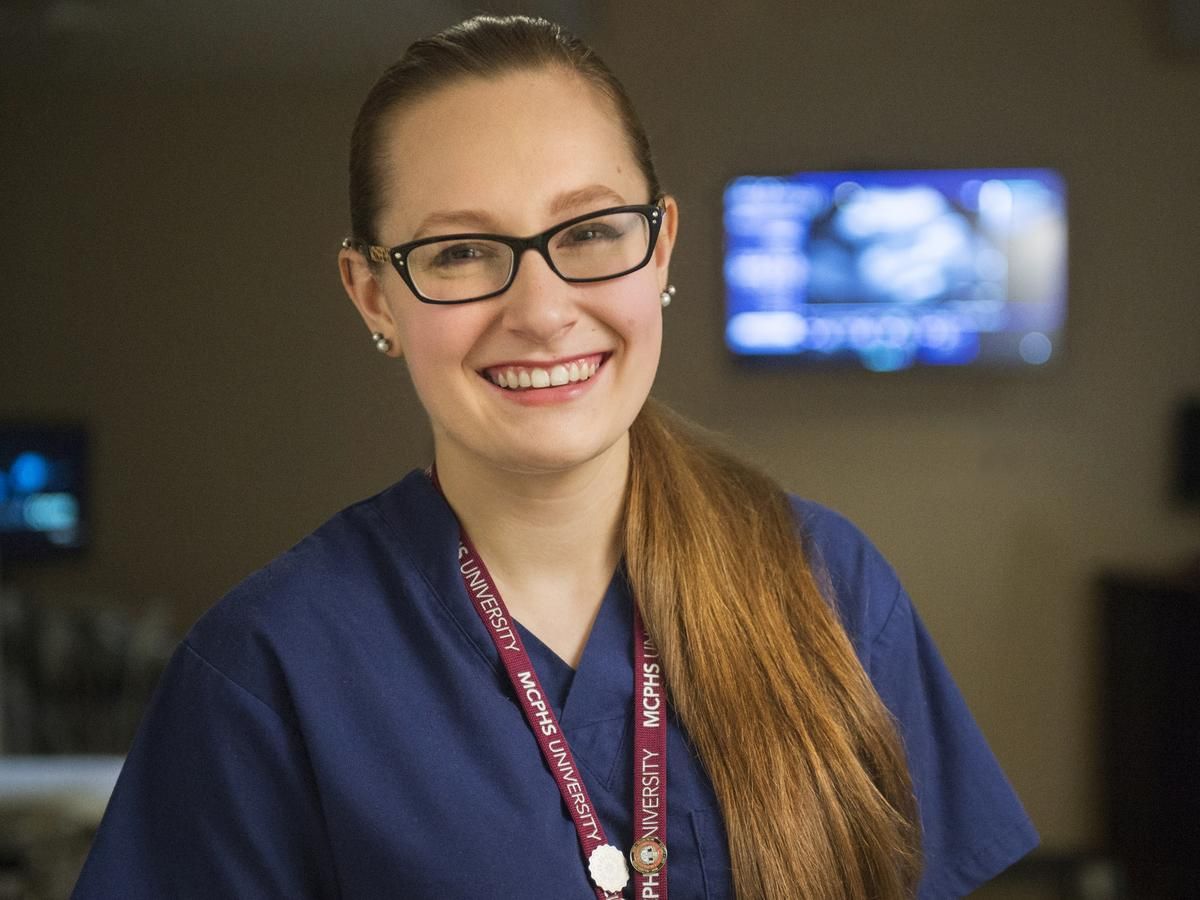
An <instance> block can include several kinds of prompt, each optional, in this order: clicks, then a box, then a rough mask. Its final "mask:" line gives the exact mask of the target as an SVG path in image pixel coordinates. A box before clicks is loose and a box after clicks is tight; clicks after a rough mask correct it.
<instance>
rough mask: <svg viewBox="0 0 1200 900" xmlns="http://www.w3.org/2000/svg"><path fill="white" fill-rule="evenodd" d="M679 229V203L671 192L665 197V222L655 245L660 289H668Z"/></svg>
mask: <svg viewBox="0 0 1200 900" xmlns="http://www.w3.org/2000/svg"><path fill="white" fill-rule="evenodd" d="M678 231H679V204H678V203H676V202H675V198H674V197H672V196H671V195H670V194H668V195H667V196H665V197H664V198H663V223H662V225H661V226H660V228H659V231H658V242H657V243H656V244H655V245H654V267H655V268H656V269H658V289H659V290H660V291H665V290H666V289H667V282H668V281H669V280H670V278H669V277H668V270H669V268H670V264H671V251H673V250H674V249H675V235H676V234H677V233H678Z"/></svg>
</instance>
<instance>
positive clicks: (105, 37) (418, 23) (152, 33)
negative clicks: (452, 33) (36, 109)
mask: <svg viewBox="0 0 1200 900" xmlns="http://www.w3.org/2000/svg"><path fill="white" fill-rule="evenodd" d="M489 7H491V8H493V9H494V8H497V7H499V5H498V4H489V3H486V2H483V3H481V2H478V0H476V2H469V0H443V2H436V3H435V2H428V0H426V2H420V0H400V2H397V0H365V2H353V3H330V2H328V0H205V2H198V0H157V2H156V0H0V72H3V73H6V74H8V75H10V76H11V75H13V74H14V73H17V72H20V73H24V74H25V75H27V76H34V77H37V78H39V79H40V78H45V79H50V80H61V79H67V80H72V79H80V78H86V79H94V78H101V79H105V78H126V77H135V78H137V77H140V78H154V79H159V78H166V79H174V78H184V79H191V78H201V79H214V78H215V79H225V78H231V79H238V80H254V79H269V80H280V79H287V80H291V79H306V80H311V79H316V80H322V79H330V78H334V77H337V76H339V75H344V74H358V73H361V72H363V71H370V72H376V71H378V70H379V69H380V68H382V67H384V66H386V65H387V64H388V63H390V62H391V61H393V60H394V59H395V58H396V57H397V56H399V55H400V52H401V51H402V50H403V49H404V47H405V46H406V45H407V44H408V43H409V42H410V41H412V40H413V39H415V38H417V37H420V36H421V35H424V34H428V33H430V32H432V31H436V30H437V29H439V28H442V27H445V26H446V25H449V24H451V23H453V22H456V21H458V20H460V19H463V18H466V17H467V16H469V15H472V14H474V13H477V12H480V11H488V10H489ZM500 8H502V9H503V11H505V12H512V11H519V12H524V13H529V14H535V15H543V16H546V17H548V18H553V19H556V20H558V21H561V22H562V23H563V24H565V25H567V26H568V27H570V28H573V29H577V30H581V31H582V30H586V25H587V22H586V21H585V20H586V18H587V17H586V15H585V13H584V4H583V3H582V2H581V0H531V2H518V3H515V4H514V3H509V4H505V5H503V7H500Z"/></svg>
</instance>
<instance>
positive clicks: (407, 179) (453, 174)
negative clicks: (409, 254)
mask: <svg viewBox="0 0 1200 900" xmlns="http://www.w3.org/2000/svg"><path fill="white" fill-rule="evenodd" d="M382 136H383V142H382V146H381V150H382V154H381V163H382V172H381V174H382V175H383V178H382V179H381V187H382V189H383V192H384V196H383V198H382V199H383V211H382V217H381V222H380V232H381V237H384V238H385V239H386V240H388V241H393V240H395V241H403V240H408V239H409V238H410V237H412V236H413V231H414V229H415V228H416V227H417V225H418V224H419V223H420V222H421V220H422V219H423V218H425V217H427V216H429V215H430V214H434V213H441V212H445V211H448V210H449V211H455V210H472V211H481V212H483V213H486V214H487V215H488V216H489V217H491V218H494V219H495V220H496V226H497V228H501V229H502V230H505V231H511V232H513V233H518V234H526V233H532V232H533V231H537V230H540V229H541V228H544V227H547V226H548V225H549V224H552V222H547V221H545V218H546V215H547V213H548V211H549V210H550V209H552V208H554V207H555V206H556V200H561V198H562V196H564V195H566V194H570V193H572V192H579V191H580V190H581V189H583V188H589V187H595V186H600V187H604V188H608V189H609V190H610V191H611V192H612V193H613V194H614V195H616V197H619V198H620V199H619V200H617V199H616V198H614V200H613V202H611V203H610V202H603V203H601V204H600V205H605V206H607V205H614V204H615V203H618V202H623V203H645V202H647V201H648V200H649V199H650V198H649V197H648V196H647V191H648V187H647V185H646V181H645V178H644V176H643V175H642V172H641V170H640V169H639V168H638V165H637V162H636V160H635V159H634V156H633V152H632V150H631V148H630V144H629V139H628V137H627V136H626V134H625V130H624V128H623V126H622V124H621V120H620V117H619V116H618V115H617V112H616V109H615V107H614V105H613V103H612V101H611V100H610V99H609V98H608V97H607V96H605V95H604V94H603V93H601V92H600V91H599V90H598V89H597V88H595V87H594V86H592V85H590V84H588V83H587V82H585V81H584V80H583V79H582V78H580V77H579V76H577V75H575V74H574V73H570V72H566V71H562V70H558V69H544V70H536V71H520V72H513V73H508V74H505V75H502V76H498V77H494V78H489V79H483V78H476V77H471V78H468V79H464V80H462V81H459V82H455V83H453V84H451V85H449V86H447V87H444V88H440V89H439V90H437V91H435V92H434V93H432V94H430V95H428V96H426V97H424V98H422V99H421V100H420V101H419V102H417V103H415V104H413V105H410V106H407V107H404V108H403V109H401V110H400V111H399V112H397V113H396V114H394V115H393V116H392V118H391V119H390V121H388V122H386V124H385V127H384V129H383V132H382ZM596 193H598V192H593V194H596ZM557 205H558V206H561V203H558V204H557ZM595 206H596V204H595V203H592V204H591V205H590V206H586V207H585V208H583V209H579V210H574V212H586V211H587V209H592V208H595ZM571 214H573V212H572V211H570V210H568V211H567V212H566V215H571ZM559 218H562V216H560V217H559Z"/></svg>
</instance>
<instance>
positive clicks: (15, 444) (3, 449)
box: [0, 424, 87, 558]
mask: <svg viewBox="0 0 1200 900" xmlns="http://www.w3.org/2000/svg"><path fill="white" fill-rule="evenodd" d="M86 448H87V440H86V435H85V432H84V430H83V429H82V428H81V427H78V426H29V425H3V424H0V556H2V557H3V558H16V557H35V556H47V555H54V554H56V553H58V552H61V551H70V550H78V549H81V548H82V547H83V546H84V545H85V543H86V542H87V531H86V523H85V516H84V512H85V508H84V507H85V499H86V477H85V476H86V471H85V469H86V464H87V458H86Z"/></svg>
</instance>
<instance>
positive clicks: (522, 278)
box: [500, 250, 579, 344]
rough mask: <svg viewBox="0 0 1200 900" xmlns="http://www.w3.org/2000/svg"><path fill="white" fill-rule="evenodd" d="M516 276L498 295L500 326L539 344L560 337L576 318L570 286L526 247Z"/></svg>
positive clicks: (540, 257) (571, 287) (577, 314)
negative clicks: (501, 316)
mask: <svg viewBox="0 0 1200 900" xmlns="http://www.w3.org/2000/svg"><path fill="white" fill-rule="evenodd" d="M520 262H521V264H520V266H519V267H518V269H517V277H516V278H515V279H514V280H513V283H512V284H511V285H510V286H509V288H508V290H507V291H506V292H505V293H504V295H503V296H502V297H501V298H500V300H501V302H502V303H503V304H504V315H503V323H504V326H505V327H506V328H507V329H509V330H510V331H513V332H515V333H517V334H519V335H521V336H522V337H524V338H526V339H528V340H531V341H534V342H536V343H539V344H550V343H553V342H554V341H555V340H556V339H557V338H561V337H563V336H564V335H565V334H566V333H567V332H568V331H570V330H571V328H572V327H573V326H574V324H575V322H576V320H577V319H578V318H579V311H578V309H577V307H576V305H575V301H574V299H573V297H572V294H573V292H574V291H575V288H574V286H572V285H570V284H567V282H565V281H563V280H562V279H561V278H559V277H558V276H557V275H555V274H554V270H553V269H551V268H550V265H549V263H547V262H546V260H545V259H543V258H542V256H541V254H539V253H538V252H537V251H536V250H526V251H525V253H524V255H523V256H522V258H521V261H520Z"/></svg>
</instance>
